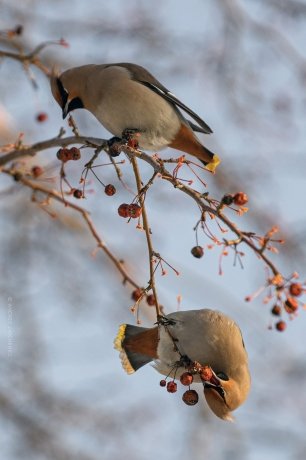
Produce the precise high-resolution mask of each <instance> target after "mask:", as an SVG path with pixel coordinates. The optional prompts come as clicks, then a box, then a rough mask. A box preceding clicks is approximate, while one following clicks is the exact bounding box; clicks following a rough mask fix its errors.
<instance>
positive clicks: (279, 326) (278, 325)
mask: <svg viewBox="0 0 306 460" xmlns="http://www.w3.org/2000/svg"><path fill="white" fill-rule="evenodd" d="M286 327H287V324H286V323H285V321H278V322H277V323H276V324H275V328H276V329H277V330H278V331H280V332H283V331H284V330H285V329H286Z"/></svg>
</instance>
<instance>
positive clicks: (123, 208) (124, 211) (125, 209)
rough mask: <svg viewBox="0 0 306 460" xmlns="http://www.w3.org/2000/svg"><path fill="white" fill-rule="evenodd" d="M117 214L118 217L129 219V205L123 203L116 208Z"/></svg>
mask: <svg viewBox="0 0 306 460" xmlns="http://www.w3.org/2000/svg"><path fill="white" fill-rule="evenodd" d="M118 214H119V216H120V217H129V205H128V204H126V203H123V204H121V205H120V206H119V208H118Z"/></svg>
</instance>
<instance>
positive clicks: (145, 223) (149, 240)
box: [131, 156, 161, 321]
mask: <svg viewBox="0 0 306 460" xmlns="http://www.w3.org/2000/svg"><path fill="white" fill-rule="evenodd" d="M131 162H132V166H133V171H134V174H135V179H136V185H137V190H138V196H139V203H140V206H141V208H142V221H143V228H144V230H145V233H146V239H147V245H148V253H149V265H150V281H149V286H150V288H151V289H152V291H153V296H154V300H155V309H156V319H157V321H158V320H159V319H160V317H161V313H160V308H159V302H158V297H157V289H156V284H155V275H154V258H155V256H154V254H155V252H154V249H153V245H152V238H151V230H150V226H149V220H148V215H147V211H146V206H145V197H144V194H143V193H141V191H142V182H141V177H140V171H139V168H138V163H137V159H136V158H135V157H134V156H132V157H131Z"/></svg>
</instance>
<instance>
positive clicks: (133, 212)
mask: <svg viewBox="0 0 306 460" xmlns="http://www.w3.org/2000/svg"><path fill="white" fill-rule="evenodd" d="M141 213H142V208H141V207H140V206H139V205H138V204H136V203H132V204H130V205H129V217H132V219H137V218H138V217H140V216H141Z"/></svg>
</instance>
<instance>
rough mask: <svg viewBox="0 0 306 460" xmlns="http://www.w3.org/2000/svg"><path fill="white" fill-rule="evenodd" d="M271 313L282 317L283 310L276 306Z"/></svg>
mask: <svg viewBox="0 0 306 460" xmlns="http://www.w3.org/2000/svg"><path fill="white" fill-rule="evenodd" d="M271 313H272V315H274V316H280V315H281V313H282V308H281V307H280V306H279V305H277V304H276V305H274V306H273V307H272V308H271Z"/></svg>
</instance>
